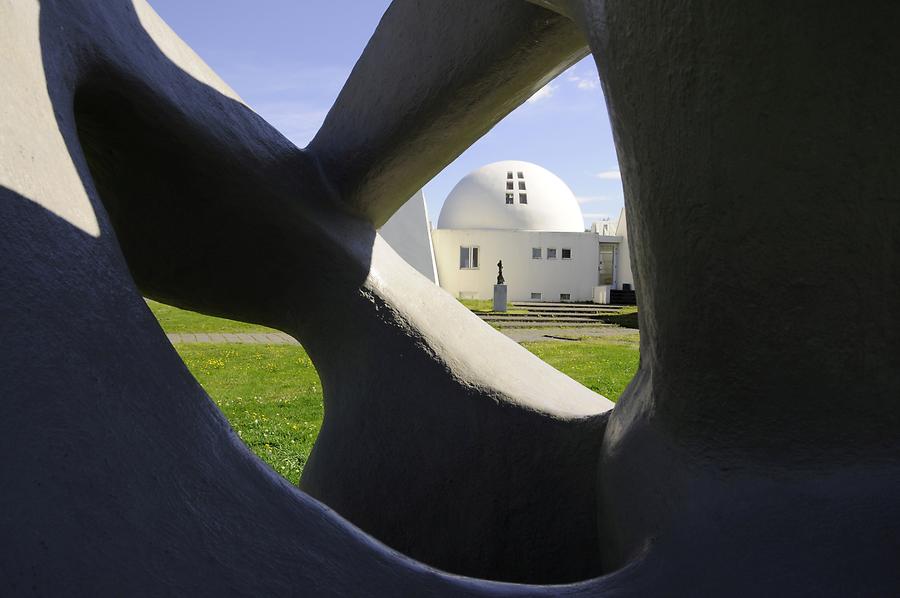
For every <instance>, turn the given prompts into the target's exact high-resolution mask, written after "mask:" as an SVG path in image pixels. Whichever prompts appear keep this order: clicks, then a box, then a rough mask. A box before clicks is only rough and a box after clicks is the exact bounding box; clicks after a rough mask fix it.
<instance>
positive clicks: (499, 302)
mask: <svg viewBox="0 0 900 598" xmlns="http://www.w3.org/2000/svg"><path fill="white" fill-rule="evenodd" d="M494 311H506V285H505V284H495V285H494Z"/></svg>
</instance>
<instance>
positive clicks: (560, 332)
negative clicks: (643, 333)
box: [500, 326, 640, 343]
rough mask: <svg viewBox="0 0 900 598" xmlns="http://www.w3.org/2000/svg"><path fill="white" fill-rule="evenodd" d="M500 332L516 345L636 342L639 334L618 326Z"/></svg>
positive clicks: (509, 329) (517, 329) (506, 329)
mask: <svg viewBox="0 0 900 598" xmlns="http://www.w3.org/2000/svg"><path fill="white" fill-rule="evenodd" d="M500 332H502V333H503V334H505V335H506V336H508V337H509V338H511V339H513V340H514V341H516V342H517V343H539V342H545V341H577V340H581V339H583V338H586V337H605V338H621V339H634V340H637V339H638V338H639V336H640V333H639V332H638V331H637V330H632V329H631V328H619V327H618V326H604V327H597V326H592V327H590V328H588V327H582V328H501V329H500Z"/></svg>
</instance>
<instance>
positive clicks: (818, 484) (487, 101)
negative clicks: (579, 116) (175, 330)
mask: <svg viewBox="0 0 900 598" xmlns="http://www.w3.org/2000/svg"><path fill="white" fill-rule="evenodd" d="M539 4H541V6H537V5H536V4H529V3H525V2H521V1H518V0H507V1H502V2H491V3H483V2H475V1H472V2H459V3H441V4H435V3H420V2H414V1H411V0H410V1H398V2H395V3H394V4H392V6H391V7H390V9H389V10H388V12H387V14H386V15H385V17H384V18H383V20H382V21H381V23H380V24H379V27H378V30H377V31H376V33H375V35H374V36H373V38H372V40H371V42H370V43H369V45H368V46H367V48H366V50H365V52H364V53H363V56H362V57H361V58H360V61H359V62H358V63H357V65H356V67H355V68H354V70H353V72H352V74H351V76H350V79H349V80H348V82H347V85H346V86H345V88H344V90H343V91H342V92H341V94H340V96H339V98H338V100H337V102H336V104H335V106H334V107H333V108H332V110H331V112H330V113H329V115H328V117H327V119H326V122H325V124H324V126H323V127H322V129H321V131H320V132H319V134H318V135H317V136H316V138H315V140H314V142H313V143H312V144H311V145H310V147H309V148H307V149H306V150H299V149H297V148H295V147H293V146H292V145H291V144H290V143H289V142H288V141H287V140H285V139H284V138H283V137H282V136H281V135H279V134H278V133H277V132H276V131H274V130H273V129H272V128H271V127H270V126H269V125H268V124H266V123H265V122H264V121H263V120H262V119H261V118H259V117H258V116H257V115H255V114H254V113H253V112H252V111H251V110H250V109H249V108H247V107H246V106H245V105H244V104H243V103H242V102H241V101H240V99H239V98H238V97H237V96H236V94H235V93H234V92H233V91H232V90H230V89H229V88H228V87H227V85H225V84H224V83H223V82H222V81H221V80H220V79H219V78H218V77H217V76H216V75H215V74H214V73H213V72H212V71H211V70H210V69H209V68H208V67H207V66H206V65H204V64H203V63H202V61H200V59H199V58H198V57H197V56H196V55H195V54H194V53H193V52H192V51H191V50H190V49H189V48H188V47H187V46H185V45H184V44H183V42H181V41H180V40H179V39H178V38H177V37H176V36H175V35H174V34H173V33H172V32H171V31H170V30H169V29H168V27H166V25H165V24H164V23H162V22H161V21H160V20H159V18H158V17H157V16H156V15H155V14H154V13H153V12H152V10H151V9H150V8H149V7H148V6H147V5H146V4H145V3H143V2H142V1H139V0H136V1H135V2H134V3H131V2H125V1H120V2H112V1H111V2H103V3H98V2H63V1H61V0H60V1H51V0H45V1H43V2H40V3H38V2H34V1H31V0H22V1H20V2H5V3H0V80H2V81H3V85H2V86H0V126H2V135H0V255H2V258H3V259H2V260H0V297H2V298H3V300H2V302H0V325H2V329H0V336H2V338H3V340H4V343H3V348H2V359H0V397H2V403H0V409H2V412H0V448H2V454H3V456H4V459H3V461H2V466H0V487H2V488H3V492H2V493H0V513H2V515H0V538H2V540H0V542H2V544H0V571H2V572H3V574H2V576H0V588H2V591H0V593H3V594H4V595H24V594H45V595H59V594H67V595H104V594H124V595H163V594H190V595H210V596H222V595H253V596H259V595H266V596H269V595H296V594H301V595H341V596H355V595H361V594H367V595H392V596H393V595H410V596H436V595H447V596H459V595H482V596H498V595H544V596H564V595H584V596H588V595H592V596H604V595H610V596H612V595H615V596H625V595H629V596H648V595H665V594H670V595H671V594H681V595H693V596H696V595H729V596H737V595H747V596H758V595H761V594H768V595H798V594H806V595H817V596H822V595H847V594H854V593H855V594H868V595H894V594H897V593H898V589H900V573H898V570H897V567H896V563H897V562H898V561H900V550H898V546H897V540H896V539H897V537H900V458H898V455H900V434H898V430H900V405H898V404H897V402H896V400H895V399H896V397H897V396H900V363H898V359H900V302H898V301H896V298H897V297H898V296H900V269H898V266H897V265H898V264H900V242H898V231H900V202H898V200H897V198H898V197H900V184H898V178H900V168H897V164H896V160H895V154H896V152H895V149H896V147H898V145H900V118H898V116H897V112H896V106H897V105H898V104H900V97H898V96H900V80H898V79H900V72H898V70H897V69H896V68H895V65H896V64H897V62H898V59H900V47H898V46H900V38H898V36H897V35H896V31H895V29H896V27H895V24H896V23H897V22H898V20H900V19H898V16H900V15H898V11H900V7H898V6H897V5H896V4H895V3H891V2H873V3H869V4H866V5H859V6H853V7H851V6H848V5H846V4H844V3H821V2H815V3H813V2H795V3H789V4H784V3H782V4H779V5H778V6H777V7H774V6H771V5H767V4H764V3H728V2H725V3H723V2H712V1H709V2H700V1H696V2H687V1H677V2H671V1H666V2H663V1H661V0H660V1H650V2H644V3H627V2H601V1H592V0H584V1H579V0H571V1H568V2H563V1H562V0H560V1H558V2H556V1H551V0H546V1H541V2H540V3H539ZM548 7H549V8H548ZM551 9H553V10H559V11H560V12H561V14H556V13H554V12H552V11H551ZM562 15H567V16H562ZM569 18H571V19H573V20H569ZM586 44H589V45H590V49H591V50H592V51H593V53H594V56H595V57H596V58H597V60H598V68H599V71H600V75H601V78H602V81H603V84H604V89H605V92H606V97H607V101H608V107H609V112H610V118H611V123H612V126H613V130H614V133H615V137H616V144H617V150H618V155H619V159H620V163H621V168H622V174H623V183H624V187H625V194H626V202H627V205H628V210H629V211H628V214H629V221H628V226H629V233H630V243H631V249H632V256H633V258H632V263H633V264H634V267H635V274H636V283H637V288H638V289H640V297H639V300H640V302H641V315H640V318H641V331H642V333H641V344H642V346H641V368H640V370H639V372H638V375H637V376H636V378H635V380H634V382H633V383H632V384H631V386H630V387H629V389H628V390H627V391H626V392H625V394H624V395H623V396H622V397H621V399H620V401H619V403H618V405H617V406H616V408H615V409H614V410H613V411H611V412H610V409H611V407H612V405H611V404H610V403H609V402H608V401H605V400H604V399H603V398H601V397H598V396H596V395H594V394H592V393H590V392H589V391H587V389H585V388H583V387H581V386H580V385H578V384H576V383H574V382H573V381H572V380H570V379H568V378H566V377H565V376H562V375H561V374H559V373H557V372H555V371H554V370H552V368H549V366H546V364H543V363H542V362H540V361H539V360H538V359H536V358H535V357H533V356H532V355H530V354H529V353H528V352H527V351H525V350H524V349H522V348H521V347H519V346H518V345H516V344H515V343H514V342H512V341H511V340H509V339H507V338H505V337H504V336H502V335H501V334H499V333H497V332H496V331H494V330H492V329H490V328H489V327H488V326H487V325H486V324H484V323H483V322H481V321H479V319H478V318H477V317H476V316H474V315H473V314H471V313H470V312H468V310H466V309H465V308H463V307H462V306H461V305H460V304H459V303H458V302H456V301H455V300H453V299H452V298H450V297H447V296H446V295H445V294H443V293H442V292H440V291H439V290H437V289H435V288H434V285H432V284H431V283H430V282H428V281H427V280H425V279H424V278H422V277H421V276H420V275H418V274H417V273H416V272H415V271H413V270H412V269H411V268H409V267H408V266H406V265H405V264H404V263H403V262H402V260H400V259H399V258H398V257H397V256H396V254H394V253H393V251H391V250H390V248H389V247H387V246H386V244H385V243H384V242H383V241H381V240H380V239H379V238H378V236H377V235H376V234H375V227H376V226H378V225H380V224H381V223H383V222H384V221H385V220H386V219H387V218H388V217H389V216H390V214H391V213H392V212H393V211H394V210H395V209H396V208H397V207H398V206H399V204H400V203H401V202H402V201H403V200H404V199H405V198H407V197H409V196H410V195H411V194H412V192H413V191H415V190H416V189H418V188H420V187H421V186H422V184H423V183H424V182H426V181H427V180H428V179H429V178H430V177H431V176H432V175H433V174H435V173H436V172H438V171H439V170H440V169H441V168H443V167H444V166H445V165H446V164H447V163H448V162H450V161H451V160H452V159H453V158H454V157H456V156H457V155H458V154H459V153H460V152H461V151H463V150H464V149H465V148H466V147H467V146H469V145H470V144H471V143H473V142H474V141H475V140H476V139H477V138H478V137H479V136H481V135H482V134H483V133H484V132H486V131H487V130H489V129H490V127H491V126H493V125H494V124H495V123H496V122H497V121H498V120H499V119H500V118H502V117H503V116H504V115H505V114H507V113H508V112H509V111H510V110H512V109H513V108H515V107H516V106H517V105H519V104H520V103H521V102H523V101H524V100H525V99H526V98H527V97H529V95H530V94H531V93H532V92H534V91H535V90H537V89H539V88H540V87H541V86H542V85H543V84H545V83H546V82H547V81H548V80H549V79H550V78H552V77H553V76H554V75H555V74H557V73H559V72H561V71H562V70H563V69H564V68H565V67H566V66H567V65H569V64H571V63H572V62H573V61H575V60H577V59H578V58H579V57H581V56H583V55H584V54H585V52H586V51H587V45H586ZM198 231H215V233H214V234H206V233H203V234H199V233H198ZM762 231H765V234H761V232H762ZM829 233H834V234H829ZM235 239H242V243H236V242H235ZM310 255H316V256H317V259H316V260H309V259H308V256H310ZM234 280H241V281H242V284H241V285H235V284H234ZM775 290H777V296H778V300H777V301H772V293H773V292H774V291H775ZM142 293H143V294H145V295H146V296H149V297H153V298H158V299H161V300H165V301H166V302H169V303H172V304H175V305H179V306H183V307H186V308H189V309H194V310H199V311H203V312H206V313H211V314H213V315H221V316H225V317H230V318H234V319H239V320H245V321H252V322H258V323H260V324H263V325H267V326H270V327H274V328H277V329H279V330H283V331H284V332H285V333H286V334H289V335H291V336H293V337H295V338H297V339H299V340H300V341H301V342H302V343H303V345H304V347H306V348H307V349H308V350H309V352H310V355H311V357H312V359H313V361H314V362H315V365H316V368H317V370H318V371H319V372H320V374H321V376H322V381H323V387H324V390H325V423H324V426H323V429H322V433H321V434H320V436H319V441H318V442H317V444H316V447H315V449H314V451H313V454H312V455H311V458H310V461H309V463H308V465H307V468H306V470H305V473H304V477H303V479H302V481H301V486H302V488H303V489H304V490H306V492H301V491H300V490H298V489H297V488H293V487H290V486H289V485H288V484H287V483H286V482H285V481H284V480H283V479H281V478H279V477H278V476H277V475H276V474H275V473H274V472H272V471H271V470H269V469H268V468H267V467H265V466H264V465H263V464H262V463H260V462H259V460H258V459H256V458H255V457H254V456H253V455H251V454H250V452H249V451H248V450H247V448H246V447H245V446H244V445H243V444H242V443H241V442H240V440H239V439H238V438H237V437H236V436H235V434H234V433H233V432H232V431H231V430H230V428H229V426H228V424H227V422H226V421H225V420H224V418H223V417H222V415H221V414H220V413H219V412H218V411H217V410H216V409H215V407H214V406H213V404H212V402H211V401H209V399H208V398H207V397H206V396H205V395H204V394H203V391H202V389H201V388H200V387H199V386H198V385H197V383H196V382H195V381H194V380H193V379H192V378H191V377H190V375H189V374H188V372H187V370H186V368H185V367H184V364H183V363H182V362H181V361H180V359H179V358H178V356H177V354H176V353H175V352H174V350H173V349H172V347H171V344H170V343H169V342H168V341H167V339H166V338H165V336H164V334H163V333H162V331H161V330H160V329H159V326H158V325H157V324H156V322H155V321H154V319H153V317H152V315H151V314H150V312H149V310H148V308H147V305H146V303H145V302H144V300H143V299H142V296H141V295H142ZM698 305H702V306H705V308H703V309H697V306H698ZM850 305H852V306H853V307H852V308H848V307H847V306H850ZM747 313H755V314H756V316H757V317H756V318H754V319H752V320H749V319H747V318H744V317H742V316H743V315H745V314H747ZM835 313H840V314H841V318H842V319H841V320H840V321H839V322H836V323H835V322H834V319H833V315H834V314H835ZM310 314H312V315H313V317H312V318H310V317H309V316H310ZM826 322H828V323H831V324H832V325H826ZM48 340H49V342H48ZM607 421H608V422H609V423H608V425H607ZM326 505H327V506H326ZM376 538H377V539H376ZM379 540H380V541H379ZM391 548H393V549H396V550H392V549H391ZM398 551H399V552H398ZM423 563H426V564H423ZM430 565H431V566H436V567H439V568H441V569H444V570H445V571H449V572H450V573H444V572H440V571H438V570H436V569H433V568H431V566H430ZM459 573H462V574H468V575H473V576H479V577H483V578H493V579H504V580H516V581H526V582H536V583H543V584H547V583H553V582H563V581H572V580H576V579H585V578H588V577H591V576H596V577H593V578H592V579H586V580H585V581H582V582H579V583H575V584H571V585H564V586H552V585H541V586H537V585H512V584H502V583H495V582H490V581H486V580H484V579H482V580H478V579H472V578H465V577H460V576H458V575H455V574H459ZM601 574H602V575H601Z"/></svg>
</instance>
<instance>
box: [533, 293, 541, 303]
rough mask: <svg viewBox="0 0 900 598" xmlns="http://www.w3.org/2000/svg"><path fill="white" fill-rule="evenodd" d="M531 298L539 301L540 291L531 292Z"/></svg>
mask: <svg viewBox="0 0 900 598" xmlns="http://www.w3.org/2000/svg"><path fill="white" fill-rule="evenodd" d="M531 300H532V301H540V300H541V294H540V293H532V294H531Z"/></svg>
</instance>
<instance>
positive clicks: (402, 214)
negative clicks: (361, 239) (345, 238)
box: [378, 189, 438, 284]
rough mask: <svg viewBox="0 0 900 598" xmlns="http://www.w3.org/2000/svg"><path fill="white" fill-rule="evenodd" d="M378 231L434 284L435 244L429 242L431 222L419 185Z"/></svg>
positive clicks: (435, 268)
mask: <svg viewBox="0 0 900 598" xmlns="http://www.w3.org/2000/svg"><path fill="white" fill-rule="evenodd" d="M378 232H379V234H381V237H382V238H383V239H384V240H385V241H387V243H388V245H390V246H391V249H393V250H394V251H396V252H397V254H398V255H399V256H400V257H402V258H403V259H404V260H406V263H408V264H409V265H410V266H412V267H413V268H415V269H416V270H418V271H419V272H420V273H421V274H422V276H424V277H425V278H427V279H428V280H430V281H431V282H433V283H435V284H437V282H438V275H437V265H436V264H435V261H434V247H433V246H432V244H431V223H430V222H429V220H428V212H427V210H426V208H425V193H423V192H422V190H421V189H420V190H419V191H418V192H416V194H415V195H413V196H412V197H411V198H410V199H409V201H407V202H406V203H405V204H403V206H402V207H401V208H400V209H399V210H397V211H396V212H395V213H394V215H393V216H391V218H390V220H388V221H387V222H385V223H384V226H382V227H381V229H379V231H378Z"/></svg>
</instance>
